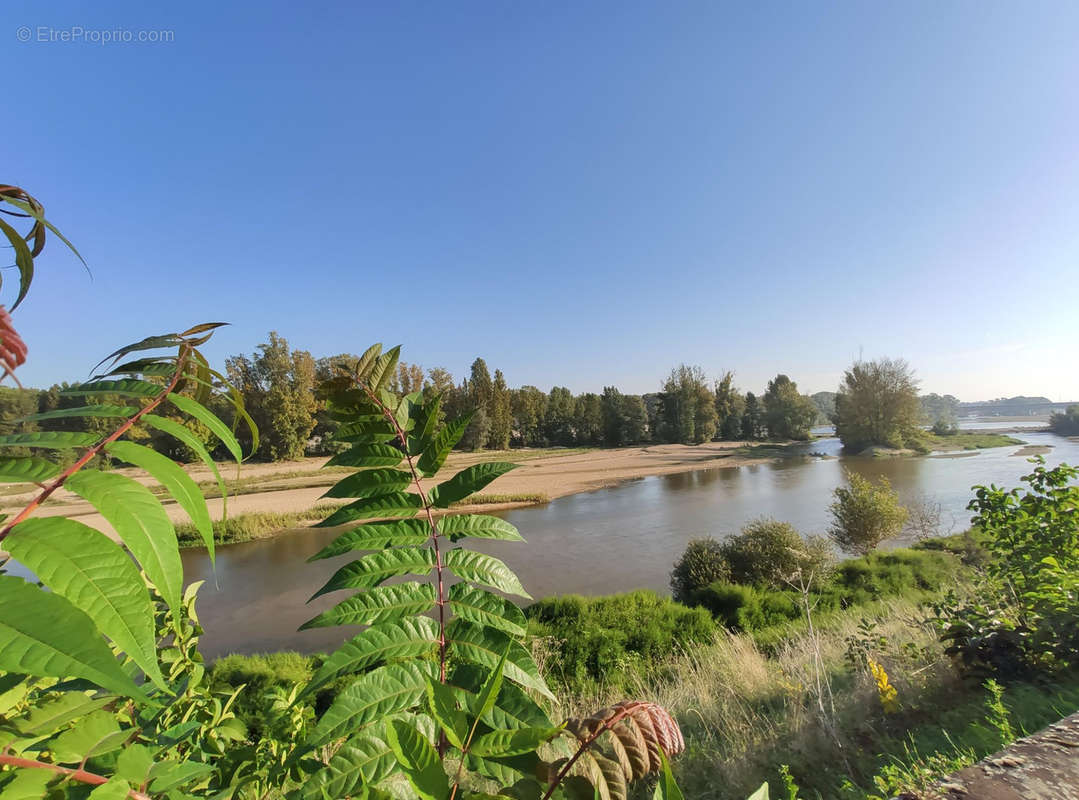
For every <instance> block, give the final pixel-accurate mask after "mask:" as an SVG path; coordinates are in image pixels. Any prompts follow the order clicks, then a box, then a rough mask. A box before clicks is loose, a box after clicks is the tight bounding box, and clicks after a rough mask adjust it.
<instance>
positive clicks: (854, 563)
mask: <svg viewBox="0 0 1079 800" xmlns="http://www.w3.org/2000/svg"><path fill="white" fill-rule="evenodd" d="M957 569H958V564H957V561H956V559H955V558H954V557H953V556H951V555H949V554H945V553H939V552H932V551H925V550H912V549H906V548H904V549H897V550H892V551H890V552H886V553H870V554H869V555H867V556H863V557H862V558H853V559H850V560H849V561H844V562H842V563H841V564H840V565H839V567H838V569H837V570H836V573H835V578H834V580H833V582H832V584H831V585H830V586H829V587H827V588H826V589H825V590H824V592H823V594H832V595H833V596H834V597H835V599H836V600H837V601H838V604H839V605H840V606H841V607H847V606H852V605H857V604H860V603H867V602H871V601H873V600H880V599H882V598H885V597H899V596H907V597H913V596H914V595H916V594H923V593H927V592H939V591H942V590H944V589H945V588H946V587H947V585H948V583H949V582H950V581H952V580H954V577H955V575H956V572H957Z"/></svg>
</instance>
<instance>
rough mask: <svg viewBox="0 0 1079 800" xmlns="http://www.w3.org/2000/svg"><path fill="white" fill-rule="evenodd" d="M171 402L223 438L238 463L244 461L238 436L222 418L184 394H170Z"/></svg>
mask: <svg viewBox="0 0 1079 800" xmlns="http://www.w3.org/2000/svg"><path fill="white" fill-rule="evenodd" d="M169 402H170V403H172V404H173V405H174V406H176V407H177V408H178V409H180V410H181V411H183V412H184V413H185V414H187V415H189V416H192V417H194V418H195V419H197V420H198V421H199V422H201V423H202V424H203V425H205V426H206V427H207V428H209V429H210V431H211V432H212V433H213V434H214V436H216V437H217V438H218V439H220V440H221V443H222V444H223V445H225V447H226V448H227V449H228V451H229V452H230V453H232V457H233V458H235V459H236V461H237V463H239V462H240V461H243V460H244V458H243V456H244V454H243V450H241V449H240V443H239V442H238V441H236V437H235V436H233V435H232V431H231V430H229V426H228V425H226V424H225V423H224V422H222V421H221V420H220V418H219V417H218V416H217V415H216V414H215V413H213V412H212V411H210V409H208V408H206V406H204V405H202V404H201V403H196V402H195V401H194V400H192V399H191V398H190V397H185V396H184V395H182V394H176V393H175V392H172V393H170V394H169Z"/></svg>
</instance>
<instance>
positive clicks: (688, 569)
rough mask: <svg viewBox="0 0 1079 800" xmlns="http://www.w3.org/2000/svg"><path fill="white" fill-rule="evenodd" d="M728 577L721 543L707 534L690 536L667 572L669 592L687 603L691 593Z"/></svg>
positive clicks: (728, 570)
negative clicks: (707, 536)
mask: <svg viewBox="0 0 1079 800" xmlns="http://www.w3.org/2000/svg"><path fill="white" fill-rule="evenodd" d="M729 577H730V568H729V567H728V565H727V559H726V557H725V556H724V555H723V547H722V545H721V544H720V543H719V542H718V541H716V540H715V539H713V538H711V537H709V538H707V539H691V540H690V542H689V545H687V546H686V549H685V552H684V553H682V556H681V557H680V558H679V559H678V561H676V562H675V564H674V569H673V570H672V571H671V594H672V595H673V597H674V599H675V601H676V602H679V603H688V602H690V600H691V599H692V597H693V595H694V593H695V592H697V591H699V590H701V589H703V588H704V587H705V586H707V585H708V584H710V583H712V582H713V581H725V580H727V579H728V578H729Z"/></svg>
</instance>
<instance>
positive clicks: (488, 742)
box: [471, 728, 561, 758]
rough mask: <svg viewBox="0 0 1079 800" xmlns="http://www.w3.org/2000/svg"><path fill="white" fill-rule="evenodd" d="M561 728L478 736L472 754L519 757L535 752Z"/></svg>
mask: <svg viewBox="0 0 1079 800" xmlns="http://www.w3.org/2000/svg"><path fill="white" fill-rule="evenodd" d="M559 730H561V729H560V728H517V729H515V730H508V731H491V732H490V733H485V734H483V735H482V736H478V737H477V738H476V741H474V742H473V743H472V749H471V752H472V753H473V754H475V755H477V756H481V757H485V756H486V757H501V758H504V757H507V756H518V755H521V754H523V753H530V752H534V751H535V750H537V749H538V748H539V746H540V745H541V744H543V743H544V742H546V741H548V740H550V739H552V738H553V737H554V736H555V735H556V734H557V733H558V731H559Z"/></svg>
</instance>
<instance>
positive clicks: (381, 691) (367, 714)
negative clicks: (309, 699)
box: [304, 661, 438, 748]
mask: <svg viewBox="0 0 1079 800" xmlns="http://www.w3.org/2000/svg"><path fill="white" fill-rule="evenodd" d="M431 678H434V679H435V680H437V679H438V667H437V666H436V665H435V664H433V663H430V662H422V661H413V662H410V663H406V664H389V665H387V666H382V667H378V668H376V669H373V670H371V671H370V672H368V673H366V674H364V675H361V676H360V677H359V678H357V679H356V680H354V681H353V682H352V683H350V684H349V685H348V686H347V687H346V688H345V689H344V690H343V691H341V692H340V693H339V694H338V695H337V697H336V698H335V699H334V701H333V705H331V706H330V708H329V709H328V710H327V711H326V713H325V714H323V715H322V718H321V719H320V720H319V721H318V724H317V725H316V726H315V729H314V730H313V731H312V732H311V734H310V736H308V737H307V740H306V742H305V743H304V744H305V746H306V747H312V748H313V747H320V746H321V745H324V744H327V743H328V742H331V741H333V740H335V739H340V738H343V737H345V736H349V735H351V734H352V733H353V732H355V731H357V730H359V729H360V728H363V727H365V726H367V725H370V724H371V723H372V722H378V721H380V720H383V719H385V718H386V717H388V716H389V715H390V714H395V713H397V712H399V711H406V710H408V709H410V708H412V707H413V706H415V705H417V704H418V703H419V702H420V701H421V700H422V699H423V695H424V687H426V686H427V683H428V680H429V679H431Z"/></svg>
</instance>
